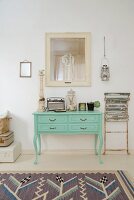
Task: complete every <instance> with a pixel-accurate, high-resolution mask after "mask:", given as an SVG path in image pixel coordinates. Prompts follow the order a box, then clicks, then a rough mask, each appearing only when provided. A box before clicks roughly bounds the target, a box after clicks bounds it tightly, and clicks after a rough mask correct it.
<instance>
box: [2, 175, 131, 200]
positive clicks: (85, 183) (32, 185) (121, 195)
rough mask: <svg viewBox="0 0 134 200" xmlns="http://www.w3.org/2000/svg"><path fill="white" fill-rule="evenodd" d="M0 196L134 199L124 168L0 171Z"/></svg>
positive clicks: (46, 199) (63, 199)
mask: <svg viewBox="0 0 134 200" xmlns="http://www.w3.org/2000/svg"><path fill="white" fill-rule="evenodd" d="M0 200H134V185H133V182H132V181H130V180H129V179H128V177H127V176H126V173H125V172H123V171H114V172H107V171H106V172H101V171H100V172H96V171H92V172H88V173H70V172H69V173H43V172H41V173H0Z"/></svg>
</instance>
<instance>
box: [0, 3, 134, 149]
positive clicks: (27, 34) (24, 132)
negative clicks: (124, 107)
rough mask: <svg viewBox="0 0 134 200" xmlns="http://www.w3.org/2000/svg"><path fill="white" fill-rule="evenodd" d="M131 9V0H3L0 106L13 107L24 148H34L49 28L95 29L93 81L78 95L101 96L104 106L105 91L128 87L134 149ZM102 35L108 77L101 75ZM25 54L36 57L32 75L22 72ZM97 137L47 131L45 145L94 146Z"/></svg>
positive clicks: (58, 91)
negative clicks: (40, 86)
mask: <svg viewBox="0 0 134 200" xmlns="http://www.w3.org/2000/svg"><path fill="white" fill-rule="evenodd" d="M133 10H134V1H133V0H57V1H55V0H23V1H22V0H12V1H10V0H0V111H4V110H9V111H10V112H11V115H12V118H13V119H12V120H11V128H12V129H13V130H14V133H15V138H16V140H18V141H21V143H22V147H23V149H33V143H32V140H33V116H32V113H33V112H34V111H36V110H37V107H38V94H39V76H38V70H39V69H42V68H43V67H44V65H45V32H91V33H92V45H91V53H92V55H91V58H92V61H91V62H92V86H91V87H84V88H83V87H82V88H80V87H76V88H73V89H74V90H75V91H76V94H77V101H78V102H87V101H90V100H100V101H101V110H102V111H103V108H104V92H130V93H131V100H130V102H129V114H130V121H129V148H130V149H134V142H133V141H134V133H133V131H134V123H133V114H134V88H133V84H134V78H133V77H134V76H133V74H134V22H133V19H134V12H133ZM104 35H105V36H106V54H107V57H108V58H109V62H110V70H111V78H110V81H109V82H102V81H101V79H100V64H101V58H102V57H103V37H104ZM25 59H27V60H29V61H31V62H32V78H29V79H26V78H20V77H19V63H20V62H21V61H23V60H25ZM68 90H69V88H67V87H66V88H60V87H58V88H53V87H49V88H45V96H46V97H50V96H63V97H64V96H65V95H66V93H67V91H68ZM87 94H88V95H87ZM93 142H94V136H46V137H44V138H43V148H44V149H92V148H93V147H94V146H93ZM112 143H113V144H114V140H113V141H111V144H112ZM121 144H122V141H121V140H119V141H118V145H121Z"/></svg>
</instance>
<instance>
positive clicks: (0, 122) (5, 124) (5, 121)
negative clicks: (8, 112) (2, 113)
mask: <svg viewBox="0 0 134 200" xmlns="http://www.w3.org/2000/svg"><path fill="white" fill-rule="evenodd" d="M9 119H10V118H8V117H5V118H0V134H3V133H6V132H8V131H9Z"/></svg>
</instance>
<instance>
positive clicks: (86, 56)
mask: <svg viewBox="0 0 134 200" xmlns="http://www.w3.org/2000/svg"><path fill="white" fill-rule="evenodd" d="M89 36H90V34H89V33H47V34H46V55H47V57H46V66H47V81H46V85H47V86H87V85H89V84H90V51H89V45H90V44H89Z"/></svg>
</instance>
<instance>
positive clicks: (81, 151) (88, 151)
mask: <svg viewBox="0 0 134 200" xmlns="http://www.w3.org/2000/svg"><path fill="white" fill-rule="evenodd" d="M41 153H42V154H50V155H51V154H60V155H62V154H77V155H78V154H91V155H95V150H94V149H78V150H77V149H75V150H74V149H71V150H65V149H64V150H63V149H56V150H54V149H53V150H42V152H41ZM129 153H130V154H131V155H134V149H130V150H129ZM22 154H23V155H34V154H35V151H34V150H32V149H28V150H26V149H25V150H22ZM102 154H103V150H102ZM126 154H127V153H126V152H125V151H110V152H107V153H106V155H126Z"/></svg>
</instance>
